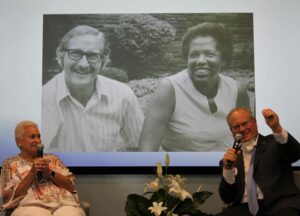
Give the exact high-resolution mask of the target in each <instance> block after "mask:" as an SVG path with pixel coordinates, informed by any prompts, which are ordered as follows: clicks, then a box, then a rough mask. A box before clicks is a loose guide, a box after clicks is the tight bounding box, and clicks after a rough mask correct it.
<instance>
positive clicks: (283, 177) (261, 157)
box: [219, 134, 300, 214]
mask: <svg viewBox="0 0 300 216" xmlns="http://www.w3.org/2000/svg"><path fill="white" fill-rule="evenodd" d="M299 158H300V144H299V143H298V141H297V140H296V139H295V138H294V137H292V136H291V135H290V134H288V142H287V143H286V144H279V143H277V142H276V140H275V139H274V137H273V135H268V136H262V135H259V138H258V141H257V145H256V155H255V159H254V173H253V176H254V179H255V182H256V184H257V185H258V186H259V188H260V189H261V191H262V193H263V195H264V206H265V207H264V209H265V213H270V214H273V213H274V212H276V211H278V210H279V209H282V208H285V207H294V208H297V209H299V210H300V191H299V189H298V188H297V187H296V185H295V182H294V178H293V169H292V166H291V164H292V163H293V162H295V161H297V160H299ZM220 166H221V169H222V168H223V166H222V161H221V162H220ZM236 167H237V169H238V174H237V176H236V178H235V183H234V184H232V185H230V184H228V183H227V182H226V181H225V179H224V178H223V177H222V180H221V182H220V185H219V193H220V196H221V199H222V200H223V201H224V202H225V203H228V204H232V205H234V204H237V203H240V202H241V199H242V197H243V193H244V187H245V172H244V161H243V154H240V155H238V159H237V163H236Z"/></svg>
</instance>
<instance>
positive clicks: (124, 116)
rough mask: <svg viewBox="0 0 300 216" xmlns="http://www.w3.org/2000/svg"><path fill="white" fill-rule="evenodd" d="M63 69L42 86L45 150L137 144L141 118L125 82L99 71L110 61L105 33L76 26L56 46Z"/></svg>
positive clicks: (112, 148)
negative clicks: (103, 74)
mask: <svg viewBox="0 0 300 216" xmlns="http://www.w3.org/2000/svg"><path fill="white" fill-rule="evenodd" d="M56 56H57V61H58V64H59V65H60V67H61V69H62V72H61V73H59V74H58V75H56V76H54V77H53V78H52V79H51V80H50V81H48V82H47V83H46V84H45V85H44V86H43V90H42V135H43V137H44V145H45V149H47V150H50V151H62V152H98V151H100V152H114V151H127V150H128V148H130V149H132V148H135V147H137V146H138V139H139V135H140V131H141V127H142V122H143V113H142V110H141V108H140V105H139V102H138V100H137V98H136V96H135V94H134V93H133V91H132V90H131V88H130V87H128V86H127V85H126V84H123V83H120V82H118V81H115V80H112V79H109V78H106V77H103V76H101V75H99V73H100V72H101V70H102V69H103V68H104V67H105V65H106V64H107V61H108V60H109V48H108V42H107V40H106V38H105V36H104V34H103V33H102V32H100V31H99V30H97V29H95V28H93V27H90V26H77V27H75V28H73V29H71V30H70V31H69V32H67V33H66V34H65V35H64V37H63V38H62V40H61V42H60V44H59V45H58V47H57V50H56Z"/></svg>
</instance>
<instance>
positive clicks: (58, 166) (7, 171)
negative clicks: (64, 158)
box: [0, 154, 79, 210]
mask: <svg viewBox="0 0 300 216" xmlns="http://www.w3.org/2000/svg"><path fill="white" fill-rule="evenodd" d="M44 158H46V160H48V161H49V168H50V169H51V170H54V171H55V172H56V173H59V174H61V175H64V176H68V177H70V179H71V181H72V183H73V184H74V180H75V178H74V175H73V174H72V173H71V172H70V171H69V169H68V168H66V167H65V166H64V165H63V163H62V162H61V160H60V159H59V158H58V157H56V156H55V155H53V154H45V155H44ZM31 166H32V162H29V161H26V160H24V159H22V158H21V157H20V156H18V155H17V156H14V157H11V158H8V159H6V160H4V161H3V164H2V170H1V179H0V180H1V181H0V183H1V189H0V192H2V193H1V194H0V196H2V197H3V206H2V208H1V210H4V209H6V208H16V207H18V206H40V207H44V208H47V209H52V210H54V209H57V208H59V207H60V206H63V205H72V206H79V201H78V197H77V194H76V191H74V192H73V193H71V192H69V191H68V190H66V189H64V188H61V187H59V186H57V185H55V184H54V183H53V182H52V181H51V180H50V179H45V178H43V179H42V180H41V181H40V182H38V181H37V180H34V182H33V184H32V185H31V186H30V187H29V189H28V190H27V193H26V194H25V195H23V196H21V197H18V198H14V193H15V190H16V188H17V186H18V184H19V183H20V182H21V181H22V180H23V179H24V178H25V177H26V176H27V174H28V173H29V171H30V169H31ZM7 192H12V194H13V195H12V197H11V199H7V198H6V197H5V196H4V195H5V194H6V193H7Z"/></svg>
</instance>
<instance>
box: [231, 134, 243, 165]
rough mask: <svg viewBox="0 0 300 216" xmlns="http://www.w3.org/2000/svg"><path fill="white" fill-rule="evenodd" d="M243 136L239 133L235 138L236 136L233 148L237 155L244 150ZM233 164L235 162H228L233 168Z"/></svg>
mask: <svg viewBox="0 0 300 216" xmlns="http://www.w3.org/2000/svg"><path fill="white" fill-rule="evenodd" d="M242 137H243V135H242V134H240V133H237V134H236V135H235V136H234V142H233V146H232V148H233V149H234V150H235V153H236V152H237V151H240V150H241V148H242V145H241V139H242ZM232 164H233V161H231V160H228V165H229V166H230V167H231V166H232Z"/></svg>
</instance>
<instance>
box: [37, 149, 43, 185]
mask: <svg viewBox="0 0 300 216" xmlns="http://www.w3.org/2000/svg"><path fill="white" fill-rule="evenodd" d="M43 150H44V145H42V144H38V146H37V153H36V154H37V157H38V158H41V157H43ZM36 175H37V180H38V181H41V179H42V177H43V171H38V172H37V174H36Z"/></svg>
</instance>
